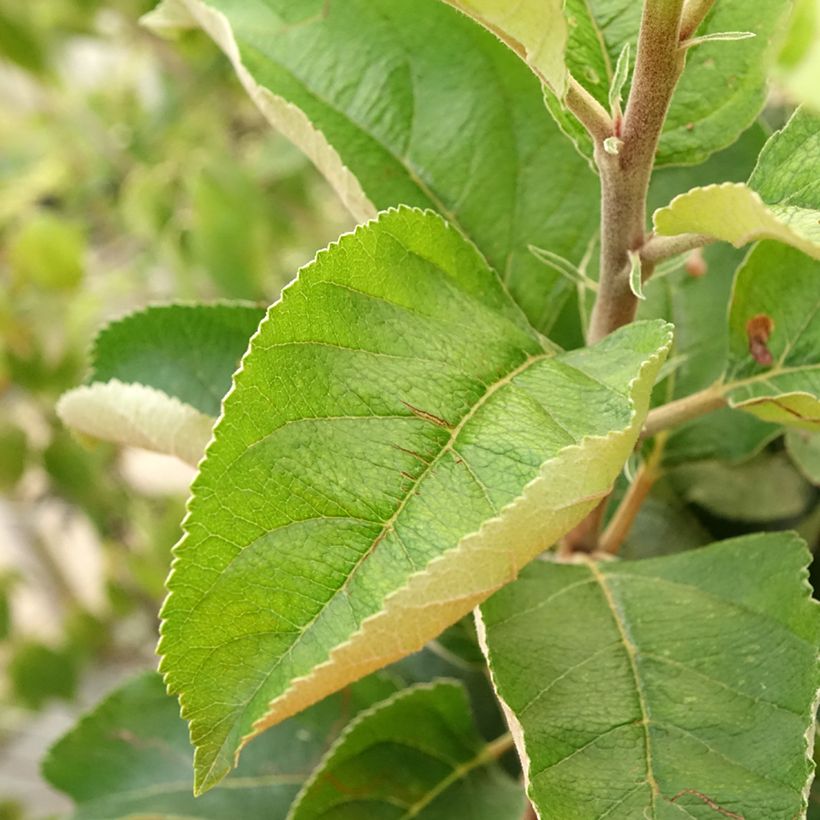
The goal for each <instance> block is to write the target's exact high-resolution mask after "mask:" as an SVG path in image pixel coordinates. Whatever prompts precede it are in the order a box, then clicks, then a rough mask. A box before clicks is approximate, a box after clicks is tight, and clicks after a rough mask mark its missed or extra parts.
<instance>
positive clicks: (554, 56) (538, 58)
mask: <svg viewBox="0 0 820 820" xmlns="http://www.w3.org/2000/svg"><path fill="white" fill-rule="evenodd" d="M444 1H445V2H446V3H449V4H450V5H451V6H454V7H455V8H457V9H459V11H463V12H464V13H465V14H467V15H469V16H470V17H472V18H473V19H474V20H475V21H476V22H478V23H480V24H481V25H482V26H484V28H486V29H488V30H489V31H491V32H492V33H493V34H495V35H496V37H498V39H499V40H501V42H502V43H504V44H505V45H507V46H509V47H510V48H511V49H512V50H513V51H514V52H515V53H516V54H517V55H518V56H519V57H521V59H522V60H524V61H525V62H526V63H527V65H528V66H529V67H530V68H531V69H532V70H533V71H534V72H535V74H536V76H538V77H539V78H540V79H541V81H542V82H544V83H546V85H548V86H549V87H550V88H551V89H552V91H553V92H554V93H556V94H558V95H559V96H563V95H564V93H565V92H566V85H567V67H566V64H565V62H564V51H565V49H566V43H567V22H566V19H565V17H564V2H563V0H546V1H545V0H522V1H521V2H516V3H513V4H510V3H509V1H508V0H444Z"/></svg>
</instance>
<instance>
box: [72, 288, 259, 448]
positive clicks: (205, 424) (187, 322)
mask: <svg viewBox="0 0 820 820" xmlns="http://www.w3.org/2000/svg"><path fill="white" fill-rule="evenodd" d="M264 315H265V311H264V309H262V308H260V307H256V306H254V305H249V304H245V303H239V302H237V303H232V302H226V303H220V304H213V305H195V304H191V305H182V304H179V305H162V306H155V307H149V308H147V309H145V310H141V311H137V312H136V313H131V314H129V315H127V316H125V317H123V318H122V319H118V320H117V321H114V322H111V323H110V324H109V325H107V326H106V327H104V328H103V329H102V330H101V331H100V332H99V334H98V335H97V338H96V339H95V341H94V348H93V352H92V363H91V374H90V377H89V384H87V385H85V386H83V387H78V388H75V389H74V390H70V391H69V392H68V393H66V394H65V395H64V396H63V397H62V398H61V399H60V402H59V403H58V405H57V412H58V414H59V415H60V418H61V419H62V421H63V423H64V424H66V425H68V426H69V427H71V428H73V429H74V430H77V431H78V432H80V433H83V434H84V435H87V436H90V437H92V438H97V439H102V440H105V441H113V442H116V443H118V444H128V445H133V446H136V447H144V448H146V449H149V450H156V451H158V452H160V453H167V454H169V455H175V456H178V457H179V458H181V459H182V460H183V461H187V462H189V463H190V464H196V463H197V462H198V461H199V459H200V458H201V457H202V453H203V452H204V450H205V445H206V444H207V442H208V439H209V438H210V434H211V428H212V427H213V423H214V419H215V418H216V416H218V415H219V408H220V404H221V402H222V397H223V396H224V395H225V393H227V392H228V389H229V388H230V386H231V375H232V374H233V372H234V371H235V370H236V368H237V367H238V365H239V360H240V358H241V356H242V354H243V353H244V352H245V350H246V349H247V347H248V341H249V339H250V337H251V335H252V334H253V332H254V331H255V330H256V327H257V325H258V324H259V322H260V320H261V319H262V317H263V316H264Z"/></svg>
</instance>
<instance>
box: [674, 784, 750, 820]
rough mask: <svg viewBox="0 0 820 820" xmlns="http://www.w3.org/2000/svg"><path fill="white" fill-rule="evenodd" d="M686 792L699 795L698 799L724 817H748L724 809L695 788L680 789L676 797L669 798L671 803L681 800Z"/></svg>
mask: <svg viewBox="0 0 820 820" xmlns="http://www.w3.org/2000/svg"><path fill="white" fill-rule="evenodd" d="M686 794H690V795H692V797H697V798H698V800H702V801H703V802H704V803H706V805H707V806H709V808H710V809H713V810H714V811H716V812H717V813H718V814H722V815H723V816H724V817H730V818H732V820H746V818H745V817H744V816H743V815H742V814H736V813H735V812H733V811H729V809H724V808H723V806H719V805H718V804H717V803H716V802H715V801H714V800H712V798H711V797H709V796H708V795H705V794H704V793H703V792H699V791H696V790H695V789H683V790H682V791H679V792H678V793H677V794H676V795H675V796H674V797H670V798H669V802H670V803H674V802H675V801H676V800H680V798H681V797H683V796H684V795H686Z"/></svg>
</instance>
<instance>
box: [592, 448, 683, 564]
mask: <svg viewBox="0 0 820 820" xmlns="http://www.w3.org/2000/svg"><path fill="white" fill-rule="evenodd" d="M667 438H668V435H667V434H666V433H661V434H660V435H659V436H658V437H657V439H656V441H655V446H654V447H653V448H652V452H651V453H650V455H649V458H648V459H647V460H646V461H645V462H644V463H643V464H642V465H641V467H640V469H639V470H638V474H637V475H636V476H635V480H634V481H633V482H632V484H630V486H629V489H628V490H627V491H626V495H625V496H624V497H623V500H622V501H621V503H620V505H619V506H618V509H617V510H616V511H615V515H613V516H612V520H611V521H610V522H609V524H608V525H607V527H606V529H605V530H604V532H603V535H602V536H601V539H600V541H599V542H598V550H599V551H600V552H605V553H608V554H610V555H615V554H616V553H617V552H618V550H619V549H620V548H621V544H623V542H624V540H625V539H626V537H627V535H629V531H630V530H631V529H632V525H633V524H634V523H635V519H636V518H637V516H638V512H639V510H640V509H641V506H642V505H643V502H644V501H645V500H646V497H647V496H648V495H649V491H650V490H651V489H652V487H653V486H654V485H655V482H656V481H657V480H658V478H659V477H660V475H661V458H662V456H663V450H664V447H665V446H666V439H667Z"/></svg>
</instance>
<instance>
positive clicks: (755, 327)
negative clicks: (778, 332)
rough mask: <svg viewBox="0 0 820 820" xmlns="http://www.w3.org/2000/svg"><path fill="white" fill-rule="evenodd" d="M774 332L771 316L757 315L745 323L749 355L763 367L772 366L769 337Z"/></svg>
mask: <svg viewBox="0 0 820 820" xmlns="http://www.w3.org/2000/svg"><path fill="white" fill-rule="evenodd" d="M773 330H774V321H773V320H772V317H771V316H767V315H766V314H765V313H759V314H758V315H757V316H752V318H751V319H749V321H748V322H746V336H747V338H748V339H749V353H751V354H752V357H753V358H754V360H755V361H756V362H757V363H758V364H762V365H763V366H764V367H771V366H772V365H773V364H774V356H772V352H771V350H769V344H768V343H769V337H770V336H771V335H772V331H773Z"/></svg>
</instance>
